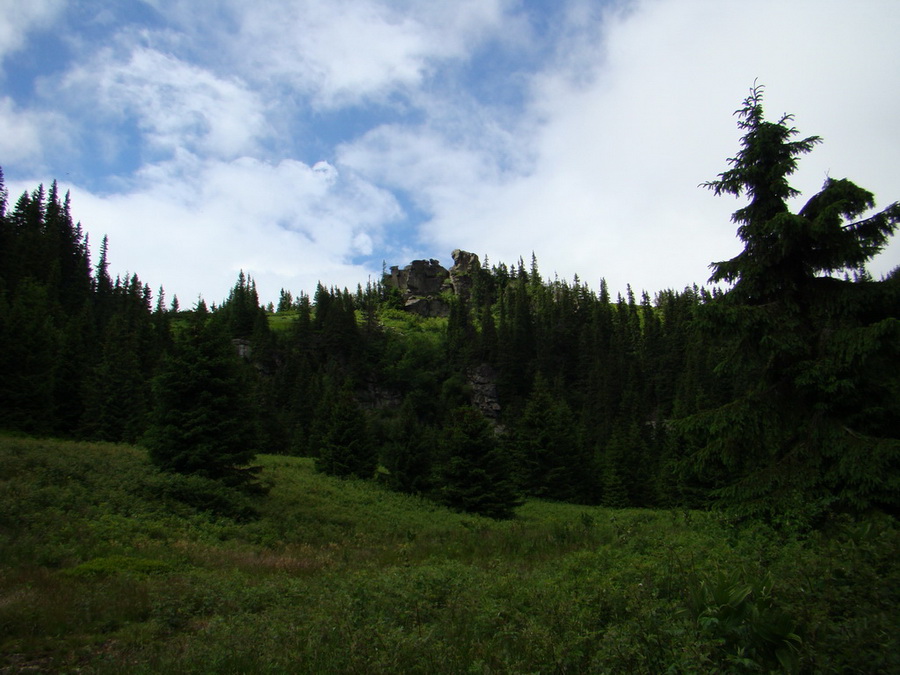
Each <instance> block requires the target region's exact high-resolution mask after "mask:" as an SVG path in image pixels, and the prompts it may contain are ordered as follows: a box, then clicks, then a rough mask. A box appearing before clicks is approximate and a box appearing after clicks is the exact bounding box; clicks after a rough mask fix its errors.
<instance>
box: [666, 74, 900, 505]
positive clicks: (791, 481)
mask: <svg viewBox="0 0 900 675" xmlns="http://www.w3.org/2000/svg"><path fill="white" fill-rule="evenodd" d="M762 98H763V91H762V87H756V86H755V87H754V88H753V89H752V90H751V93H750V96H748V98H747V99H746V100H745V101H744V105H743V107H742V108H741V109H740V110H739V111H738V113H737V114H738V115H739V116H740V121H739V126H740V128H741V129H743V130H744V131H745V135H744V137H743V139H742V141H741V145H742V149H741V150H740V152H739V153H738V154H737V156H736V157H734V158H732V159H730V160H729V164H730V165H731V168H730V169H728V170H727V171H725V172H723V173H722V174H720V175H719V177H718V179H717V180H715V181H712V182H710V183H707V184H706V187H708V188H710V189H712V190H713V191H714V192H715V193H716V194H717V195H718V194H723V193H728V194H734V195H736V196H740V195H746V196H747V197H749V200H750V202H749V204H748V205H747V206H745V207H743V208H741V209H738V210H737V211H736V212H735V213H734V216H733V220H734V221H735V222H736V223H737V224H738V235H739V237H740V238H741V240H742V241H743V242H744V250H743V251H742V252H741V253H740V254H739V255H737V256H736V257H734V258H732V259H731V260H727V261H724V262H717V263H714V264H713V265H712V269H713V274H712V277H711V281H713V282H728V283H731V284H732V286H731V288H730V290H728V291H727V292H726V293H725V294H724V295H722V296H721V297H720V298H718V299H717V300H715V301H714V302H711V303H709V304H708V305H707V311H706V312H705V313H704V314H705V321H706V325H707V326H708V328H710V329H711V331H712V333H713V334H714V335H715V336H716V337H717V339H718V340H719V341H720V343H721V344H722V345H723V348H724V349H725V350H726V351H725V353H724V359H723V362H722V363H721V365H720V368H719V370H720V372H721V373H724V374H727V375H729V376H730V378H731V380H732V383H733V386H734V387H735V389H736V392H737V397H736V398H735V399H734V400H733V401H732V402H730V403H728V404H727V405H724V406H721V407H718V408H713V409H711V410H706V411H702V412H699V413H697V414H695V415H693V416H691V417H688V418H687V419H686V420H684V421H683V422H682V423H681V425H680V427H681V430H682V432H683V434H684V437H685V438H687V439H689V440H690V441H691V442H693V443H694V444H695V448H696V450H695V451H694V452H693V454H692V457H691V466H692V467H693V469H694V470H695V472H698V473H699V475H701V476H705V478H706V480H708V481H709V484H710V485H712V486H717V487H718V488H719V489H718V494H719V495H720V496H721V497H723V498H724V499H725V500H726V502H727V503H728V504H730V505H732V506H734V507H735V508H739V509H740V510H742V511H743V512H746V513H750V514H754V513H756V514H768V515H772V516H775V517H802V518H804V519H809V518H813V517H815V516H816V515H817V514H821V513H823V512H826V511H829V510H832V509H852V510H861V509H867V508H871V507H873V506H874V507H882V508H888V509H897V508H898V507H900V496H898V495H900V438H898V434H897V429H896V425H894V426H893V427H891V426H890V425H884V424H879V423H878V422H876V421H875V418H878V417H880V418H882V419H883V418H884V416H883V415H877V414H876V415H874V416H873V414H872V410H873V408H881V409H888V410H891V411H893V412H896V411H897V398H896V391H898V388H897V386H898V374H897V369H896V366H894V367H888V368H887V369H883V366H885V365H887V364H889V363H894V364H896V359H897V357H898V356H900V354H898V347H897V345H898V344H900V317H898V316H897V313H896V309H894V310H891V308H890V305H889V303H888V302H886V289H885V287H884V284H883V283H879V282H873V281H869V280H867V277H866V275H865V274H859V272H860V271H861V270H863V269H864V265H865V263H866V262H867V261H868V260H869V259H870V258H871V257H872V256H873V255H875V254H876V253H877V252H878V251H880V250H881V248H882V247H883V246H884V245H885V243H886V242H887V240H888V237H889V236H890V235H891V234H892V233H893V231H894V230H895V228H896V226H897V223H898V221H900V205H898V204H896V203H895V204H892V205H891V206H889V207H888V208H887V209H885V210H883V211H881V212H878V213H875V214H874V215H870V216H868V217H863V216H864V215H865V214H866V213H867V212H868V211H870V210H871V209H872V208H873V207H874V197H873V195H872V194H871V193H870V192H867V191H866V190H864V189H862V188H860V187H857V186H856V185H854V184H853V183H852V182H850V181H849V180H846V179H837V180H836V179H832V178H828V179H827V180H826V181H825V184H824V186H823V188H822V190H821V191H820V192H819V193H818V194H816V195H814V196H813V197H812V198H811V199H809V200H808V201H807V203H806V205H805V206H803V207H802V208H801V209H800V210H799V211H798V212H797V213H792V212H791V210H790V208H789V205H788V200H789V199H790V198H792V197H795V196H797V194H798V193H797V191H796V190H794V189H793V188H792V187H791V186H790V185H789V183H788V177H789V176H790V175H792V174H793V173H794V171H795V170H796V167H797V161H798V158H799V157H800V156H801V155H803V154H805V153H808V152H809V151H810V150H812V148H813V147H814V146H815V145H816V144H817V143H819V142H820V139H819V138H818V137H816V136H810V137H808V138H805V139H802V140H792V139H793V138H794V136H796V135H797V133H798V132H797V130H796V129H795V128H793V127H792V126H791V125H790V122H791V121H792V117H791V116H790V115H784V116H782V117H781V118H780V119H779V120H778V121H777V122H771V121H767V120H766V119H765V118H764V115H763V106H762ZM847 272H857V276H858V277H859V278H860V279H861V281H857V282H852V281H849V280H841V279H840V278H838V277H837V276H835V275H839V274H841V273H847ZM891 392H893V394H892V393H891Z"/></svg>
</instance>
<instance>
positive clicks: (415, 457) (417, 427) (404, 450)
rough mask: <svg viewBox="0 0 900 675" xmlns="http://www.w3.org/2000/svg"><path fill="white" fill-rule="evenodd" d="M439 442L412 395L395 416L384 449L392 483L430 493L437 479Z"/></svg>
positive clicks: (402, 487)
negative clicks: (434, 466)
mask: <svg viewBox="0 0 900 675" xmlns="http://www.w3.org/2000/svg"><path fill="white" fill-rule="evenodd" d="M435 445H436V434H435V432H434V430H433V428H432V427H430V426H427V425H425V424H423V423H422V422H421V420H419V418H418V416H417V415H416V412H415V409H414V407H413V404H412V399H410V398H407V399H406V400H405V401H404V402H403V404H402V405H401V406H400V410H399V413H398V415H397V418H396V419H395V420H392V423H391V425H390V433H389V436H388V439H387V443H386V447H385V449H384V450H383V453H382V454H383V457H382V460H383V462H384V466H385V468H386V469H387V470H388V482H389V484H390V485H391V487H393V488H394V489H396V490H399V491H401V492H406V493H409V494H427V493H428V492H429V491H430V489H431V485H432V479H433V476H432V463H433V461H434V447H435Z"/></svg>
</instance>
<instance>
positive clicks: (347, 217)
mask: <svg viewBox="0 0 900 675" xmlns="http://www.w3.org/2000/svg"><path fill="white" fill-rule="evenodd" d="M62 187H63V188H66V189H69V188H71V190H72V193H73V195H74V197H73V214H74V216H75V217H76V218H77V219H79V220H81V221H82V223H84V225H85V228H86V230H87V231H88V232H89V234H90V236H91V240H92V241H93V242H94V247H95V248H96V246H97V245H99V241H100V240H101V239H102V237H103V236H104V235H108V236H109V240H110V261H111V271H113V272H114V273H116V274H124V273H125V271H126V270H127V269H128V267H129V265H130V266H131V271H132V272H137V273H138V274H139V276H140V277H141V280H142V281H144V282H146V283H150V284H151V286H152V287H154V288H156V287H158V286H159V285H164V286H165V287H166V289H167V294H168V295H169V297H170V298H171V296H172V295H173V294H177V295H178V296H179V299H180V300H181V301H182V303H183V304H184V303H185V302H194V301H195V300H196V299H197V297H198V296H199V295H202V296H203V297H204V298H205V299H207V301H210V302H219V301H221V300H222V299H223V298H224V297H225V296H226V295H227V293H228V290H229V289H230V288H231V287H232V286H233V285H234V283H235V280H236V279H237V274H238V272H239V270H244V271H245V272H247V273H249V274H251V275H252V276H253V277H254V278H255V279H256V280H257V284H258V286H259V288H260V292H261V294H262V295H263V297H265V298H269V299H273V298H274V299H277V293H278V289H279V288H288V289H293V290H294V291H295V292H299V291H300V290H306V291H309V290H311V289H313V288H315V284H316V283H317V282H318V281H320V280H321V281H322V282H323V283H325V284H329V285H330V284H335V285H339V286H343V285H346V286H349V287H351V288H353V287H355V286H356V284H357V283H359V282H360V281H365V279H366V276H367V275H368V274H369V272H367V271H366V269H365V268H364V267H362V266H360V265H358V264H355V263H354V262H353V259H354V257H355V256H357V255H366V254H368V253H370V252H371V246H372V241H375V240H379V239H381V238H382V228H383V225H384V224H385V223H388V222H390V221H391V220H392V219H393V218H395V217H397V215H398V213H399V207H398V205H397V203H396V201H395V200H394V198H393V197H392V196H391V195H390V194H388V193H386V192H384V191H380V190H377V189H374V188H372V187H371V186H368V185H365V184H360V183H359V181H358V180H356V179H355V178H354V177H352V176H343V175H341V174H340V173H339V172H338V171H337V170H336V169H335V168H334V167H332V166H330V165H327V164H317V165H315V166H312V167H311V166H308V165H306V164H303V163H302V162H297V161H293V160H286V161H282V162H279V163H276V164H271V163H267V162H262V161H259V160H255V159H251V158H246V157H245V158H240V159H237V160H234V161H222V160H217V159H201V158H198V157H197V156H194V155H191V154H190V153H186V152H179V153H177V154H176V157H175V158H174V159H173V160H170V161H168V162H164V163H159V164H155V165H152V166H148V167H146V168H145V169H143V170H142V171H141V172H140V173H139V174H138V175H137V176H136V177H135V178H134V179H133V181H132V185H131V186H130V188H129V189H127V190H123V191H121V192H118V193H115V194H108V195H103V194H94V193H91V192H90V191H88V190H85V189H83V188H80V187H78V186H67V185H65V184H63V185H62ZM11 188H13V189H11V192H13V193H15V190H18V189H20V186H19V185H13V186H11ZM25 188H27V186H23V187H22V189H25ZM135 261H139V267H138V268H135V267H134V265H135V264H136V263H135Z"/></svg>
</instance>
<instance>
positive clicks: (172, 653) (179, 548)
mask: <svg viewBox="0 0 900 675" xmlns="http://www.w3.org/2000/svg"><path fill="white" fill-rule="evenodd" d="M260 463H261V464H262V465H263V466H264V471H263V474H262V477H263V480H264V481H266V482H267V483H269V484H270V485H271V490H270V491H269V494H268V495H267V496H264V497H256V498H254V499H255V501H253V503H250V504H244V503H242V502H241V503H238V502H239V500H238V502H235V503H232V502H229V501H228V500H229V499H232V497H228V496H227V495H217V494H216V492H215V488H214V487H212V486H205V487H204V486H200V487H202V489H201V490H200V491H201V492H202V493H204V494H206V495H207V497H208V498H206V499H190V498H186V496H185V494H184V488H185V484H184V483H183V482H180V479H179V478H177V477H170V476H163V475H160V474H157V473H156V472H155V471H154V470H153V469H152V468H151V466H150V465H149V463H148V462H147V459H146V456H145V454H144V452H143V451H142V450H140V449H138V448H132V447H127V446H115V445H102V444H79V443H67V442H57V441H47V440H28V439H14V438H2V437H0V654H2V656H0V669H2V670H4V671H5V672H18V671H29V672H63V671H69V672H72V671H76V670H77V671H78V672H82V673H121V672H129V673H159V672H178V673H248V672H253V673H255V672H261V673H266V672H269V673H286V672H291V673H401V672H402V673H582V672H629V673H631V672H633V673H662V672H673V673H679V672H685V673H686V672H771V671H776V672H861V673H862V672H864V673H891V672H898V670H900V663H898V656H897V655H898V654H900V649H898V647H900V645H898V644H897V637H896V636H897V635H898V634H900V630H898V628H900V627H898V625H897V610H896V607H897V606H898V602H897V601H898V599H900V598H898V589H900V583H898V582H900V578H898V563H897V560H898V556H897V553H898V541H900V540H898V531H897V528H896V524H895V522H894V521H893V520H891V519H888V518H872V519H869V520H867V521H865V522H853V521H850V520H846V521H838V522H835V523H834V524H833V526H832V527H831V529H830V530H829V531H827V532H821V533H813V534H810V535H806V536H802V537H801V536H799V535H797V536H789V535H786V534H785V533H783V532H775V531H772V530H770V529H769V528H767V527H765V526H764V525H755V526H742V527H740V528H737V527H735V526H734V525H733V524H732V523H729V522H728V521H727V520H725V519H724V518H723V517H721V516H719V515H717V514H714V513H701V512H682V511H647V510H618V511H617V510H610V509H603V508H587V507H580V506H573V505H566V504H556V503H551V502H540V501H530V502H528V503H526V504H525V505H524V506H523V507H521V508H520V509H519V511H518V516H517V517H516V518H515V519H513V520H511V521H505V522H495V521H492V520H488V519H483V518H479V517H473V516H469V515H462V514H457V513H454V512H451V511H447V510H445V509H442V508H439V507H436V506H434V505H433V504H431V503H429V502H425V501H422V500H419V499H416V498H414V497H409V496H404V495H399V494H395V493H392V492H389V491H388V490H386V489H385V488H383V487H381V486H379V485H377V484H374V483H371V482H362V481H341V480H338V479H333V478H329V477H326V476H322V475H320V474H316V473H315V472H314V471H313V467H312V462H311V461H310V460H306V459H300V458H291V457H283V456H263V457H261V458H260ZM190 485H191V486H192V487H193V488H198V486H197V485H196V484H190ZM235 499H236V498H235ZM223 504H224V506H225V508H224V509H223ZM204 505H210V506H211V507H212V510H204ZM245 507H246V508H245ZM248 509H250V510H252V511H253V512H255V513H256V514H257V517H255V518H248V517H247V514H248V513H250V510H248ZM223 512H224V513H227V514H229V515H227V516H223V515H221V514H222V513H223ZM216 513H218V514H219V515H215V514H216Z"/></svg>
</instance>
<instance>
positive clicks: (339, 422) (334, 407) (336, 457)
mask: <svg viewBox="0 0 900 675" xmlns="http://www.w3.org/2000/svg"><path fill="white" fill-rule="evenodd" d="M316 426H317V428H316V431H315V432H314V435H313V446H314V447H313V451H314V452H315V454H316V469H318V470H319V471H322V472H323V473H326V474H329V475H331V476H339V477H342V478H349V477H350V476H355V477H357V478H371V477H372V476H373V475H374V473H375V468H376V466H377V456H376V452H375V447H374V444H373V443H372V438H371V436H370V434H369V430H368V426H367V423H366V416H365V414H364V413H363V411H362V410H360V409H359V406H358V405H357V403H356V401H355V400H354V399H353V394H352V392H351V391H350V390H349V389H348V388H346V387H343V388H341V389H339V390H335V389H334V388H333V387H331V388H329V391H328V392H327V393H326V395H325V396H323V397H322V399H321V401H320V403H319V407H318V408H317V410H316Z"/></svg>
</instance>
